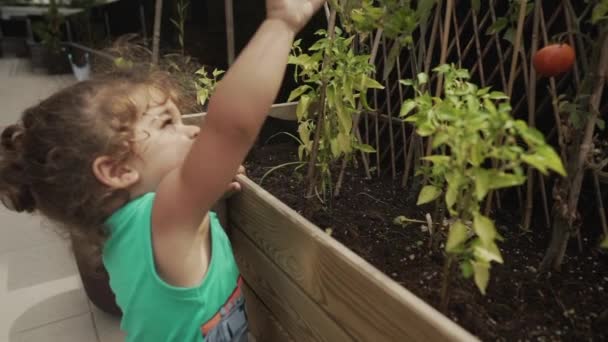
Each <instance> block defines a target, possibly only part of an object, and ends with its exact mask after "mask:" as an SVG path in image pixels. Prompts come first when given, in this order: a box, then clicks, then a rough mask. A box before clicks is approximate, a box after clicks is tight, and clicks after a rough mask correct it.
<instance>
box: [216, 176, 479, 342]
mask: <svg viewBox="0 0 608 342" xmlns="http://www.w3.org/2000/svg"><path fill="white" fill-rule="evenodd" d="M240 181H241V183H242V184H243V191H242V192H241V193H240V194H238V195H236V196H234V197H233V198H231V199H230V200H229V201H228V207H227V210H228V213H227V215H228V227H230V231H229V233H230V238H231V241H232V244H233V248H234V252H235V255H236V257H237V262H238V264H239V267H240V270H241V273H242V276H243V278H244V279H245V285H246V286H245V293H246V296H247V301H248V304H247V305H248V308H247V309H248V312H249V317H250V318H249V319H250V330H251V332H252V334H253V335H254V336H255V337H256V338H257V340H258V341H287V340H295V341H331V342H334V341H340V342H341V341H374V342H375V341H475V340H477V338H476V337H474V336H473V335H471V334H470V333H468V332H467V331H465V330H464V329H463V328H461V327H460V326H459V325H457V324H455V323H454V322H452V321H451V320H449V319H448V318H447V317H445V316H443V315H442V314H441V313H439V312H438V311H436V310H435V309H434V308H432V307H431V306H429V305H428V304H426V303H425V302H424V301H422V300H421V299H419V298H418V297H416V296H415V295H414V294H412V293H411V292H409V291H408V290H406V289H405V288H403V287H402V286H400V285H399V284H398V283H396V282H395V281H393V280H392V279H390V278H389V277H387V276H386V275H384V274H383V273H382V272H380V271H379V270H378V269H376V268H374V267H373V266H371V265H370V264H369V263H367V262H366V261H365V260H363V259H362V258H361V257H359V256H358V255H356V254H355V253H353V252H352V251H350V250H349V249H348V248H346V247H345V246H343V245H342V244H340V243H339V242H337V241H336V240H334V239H333V238H331V237H330V236H328V235H327V234H325V233H324V232H323V231H322V230H321V229H319V228H318V227H317V226H315V225H313V224H312V223H310V222H309V221H307V220H306V219H305V218H303V217H302V216H301V215H299V214H298V213H296V212H295V211H293V210H292V209H290V208H289V207H287V206H286V205H285V204H284V203H282V202H281V201H279V200H278V199H276V198H275V197H273V196H272V195H270V194H269V193H268V192H266V191H265V190H263V189H262V188H260V187H259V186H258V185H256V184H255V183H254V182H253V181H251V180H249V179H247V178H246V177H240Z"/></svg>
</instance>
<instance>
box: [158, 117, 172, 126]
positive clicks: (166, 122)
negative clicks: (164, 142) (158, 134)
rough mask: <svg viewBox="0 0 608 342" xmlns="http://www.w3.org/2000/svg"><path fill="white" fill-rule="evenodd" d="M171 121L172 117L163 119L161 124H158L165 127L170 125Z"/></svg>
mask: <svg viewBox="0 0 608 342" xmlns="http://www.w3.org/2000/svg"><path fill="white" fill-rule="evenodd" d="M172 123H173V120H172V119H166V120H163V122H162V124H161V125H160V128H165V127H167V126H169V125H171V124H172Z"/></svg>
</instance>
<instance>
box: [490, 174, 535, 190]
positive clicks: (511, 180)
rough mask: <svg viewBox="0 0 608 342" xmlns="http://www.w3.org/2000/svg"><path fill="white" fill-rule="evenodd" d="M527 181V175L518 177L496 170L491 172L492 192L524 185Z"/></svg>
mask: <svg viewBox="0 0 608 342" xmlns="http://www.w3.org/2000/svg"><path fill="white" fill-rule="evenodd" d="M525 181H526V176H525V175H516V174H513V173H505V172H499V171H496V170H492V171H490V190H495V189H502V188H508V187H512V186H517V185H522V184H523V183H524V182H525Z"/></svg>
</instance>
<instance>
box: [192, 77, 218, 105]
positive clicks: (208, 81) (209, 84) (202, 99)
mask: <svg viewBox="0 0 608 342" xmlns="http://www.w3.org/2000/svg"><path fill="white" fill-rule="evenodd" d="M223 73H224V71H223V70H219V69H214V70H213V72H211V77H209V73H208V72H207V70H205V68H204V67H203V68H200V69H198V70H197V71H196V72H195V73H194V74H195V75H196V76H195V79H194V87H195V88H196V102H198V104H200V105H201V106H204V105H205V103H207V100H208V99H209V97H211V94H212V93H213V91H214V90H215V87H216V85H217V82H218V77H219V76H220V75H222V74H223Z"/></svg>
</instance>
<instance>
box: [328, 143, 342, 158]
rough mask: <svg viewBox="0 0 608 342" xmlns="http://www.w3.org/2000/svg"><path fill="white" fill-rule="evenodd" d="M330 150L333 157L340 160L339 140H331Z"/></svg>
mask: <svg viewBox="0 0 608 342" xmlns="http://www.w3.org/2000/svg"><path fill="white" fill-rule="evenodd" d="M329 148H330V150H331V155H332V156H333V157H334V158H338V157H339V156H340V146H339V144H338V139H335V138H334V139H331V140H329Z"/></svg>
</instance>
